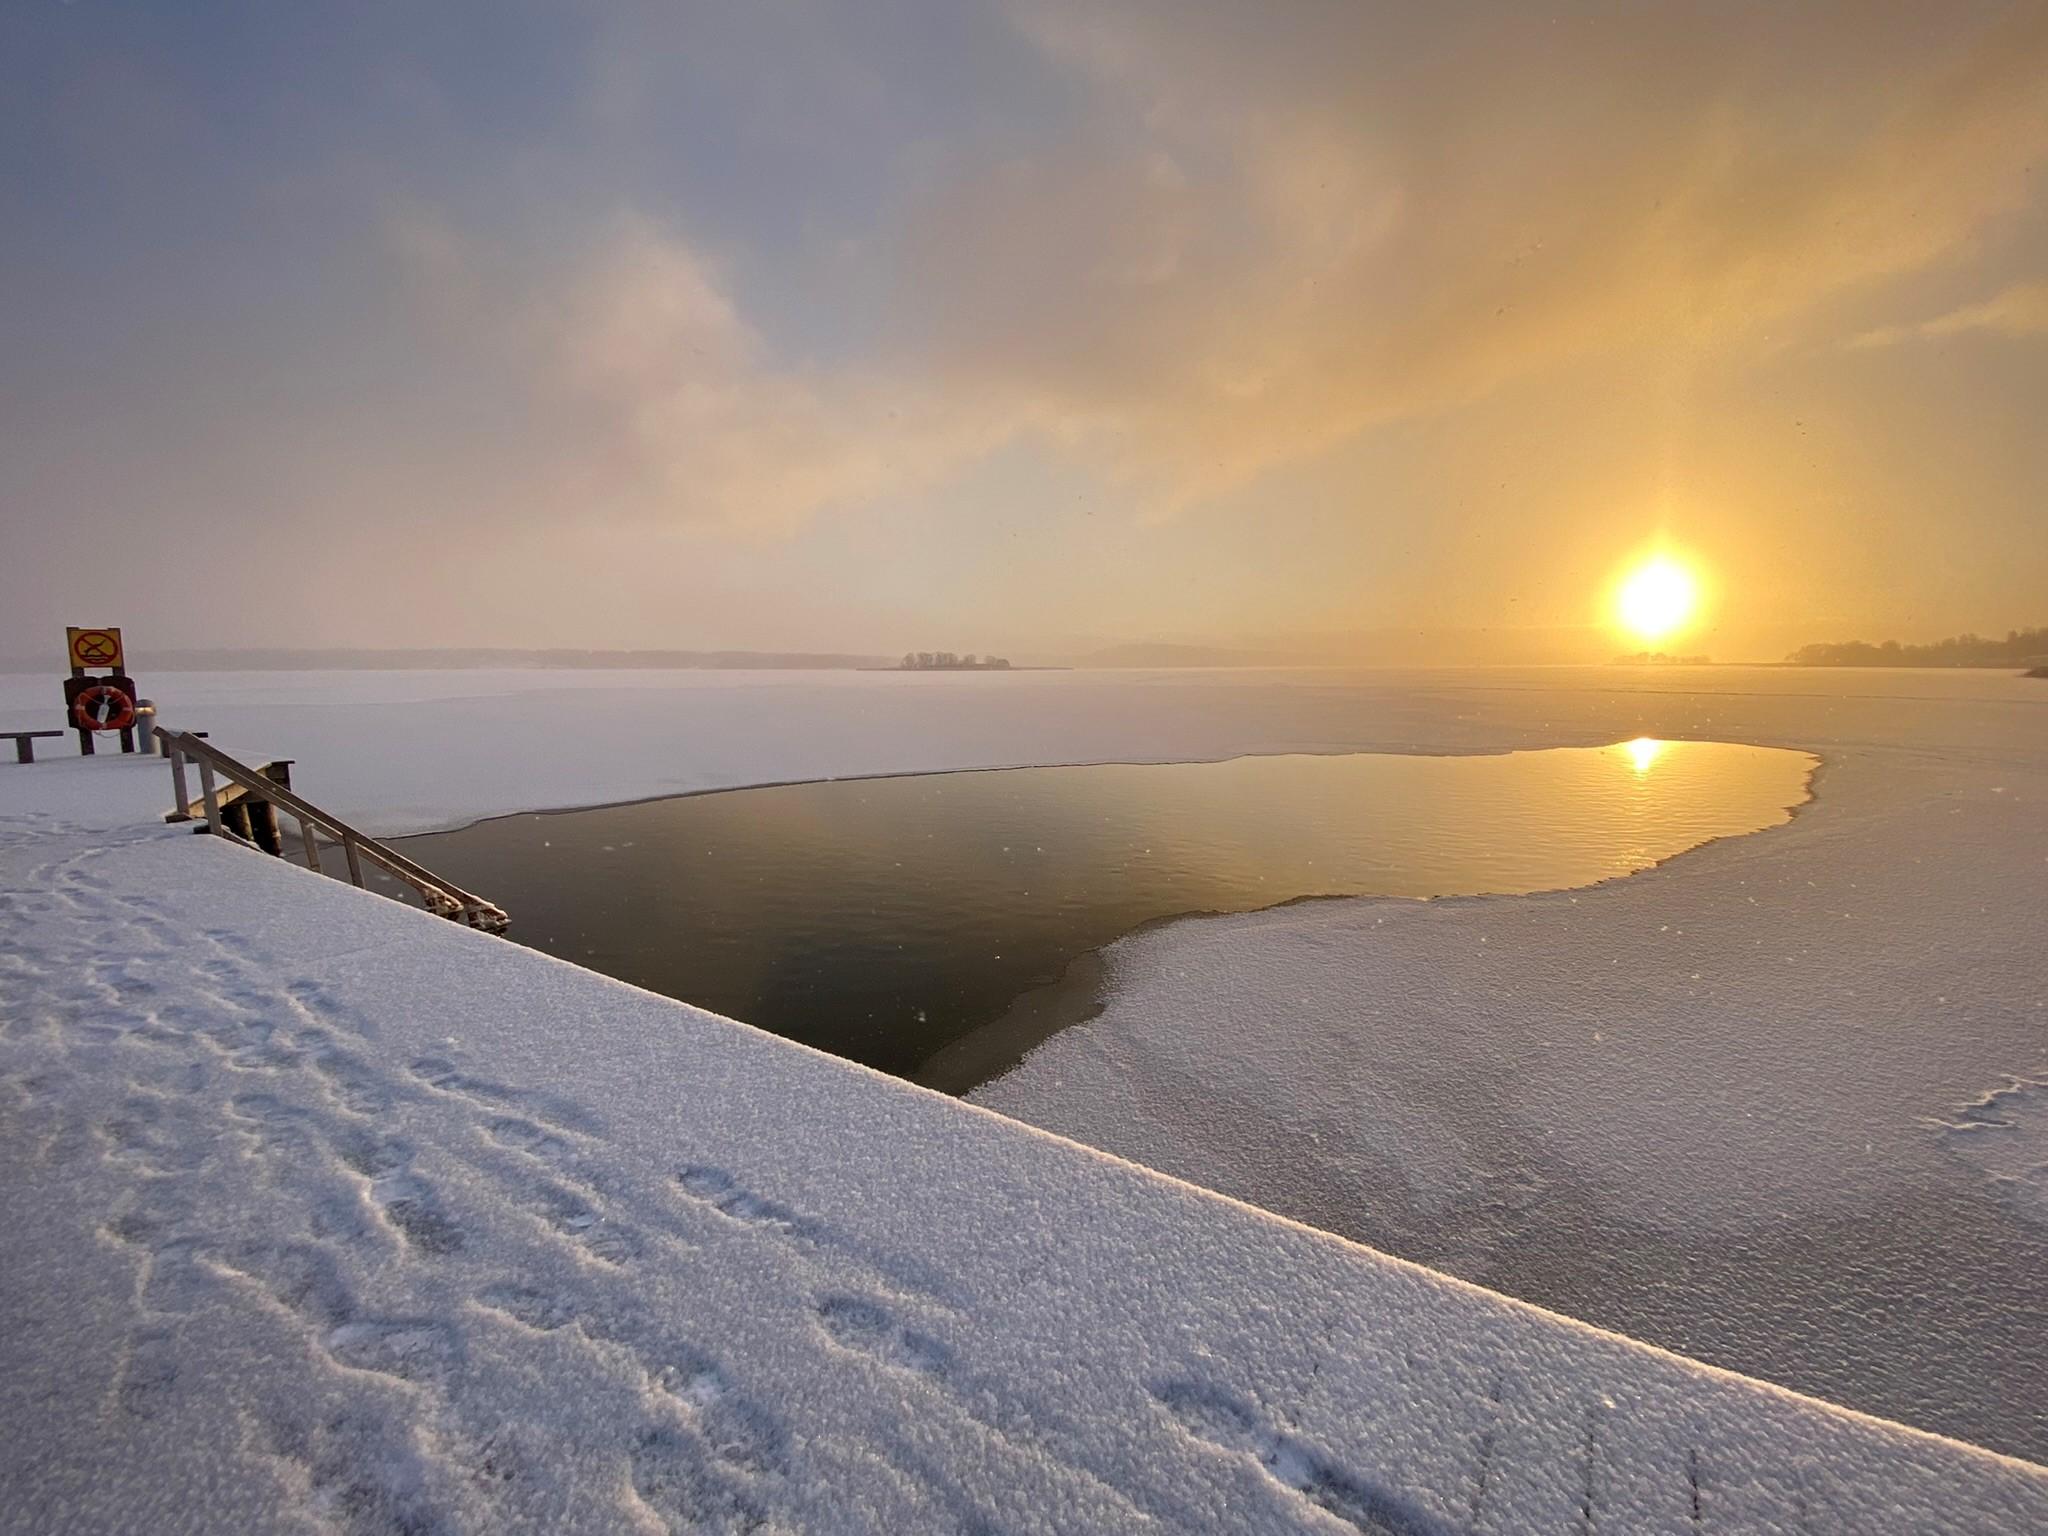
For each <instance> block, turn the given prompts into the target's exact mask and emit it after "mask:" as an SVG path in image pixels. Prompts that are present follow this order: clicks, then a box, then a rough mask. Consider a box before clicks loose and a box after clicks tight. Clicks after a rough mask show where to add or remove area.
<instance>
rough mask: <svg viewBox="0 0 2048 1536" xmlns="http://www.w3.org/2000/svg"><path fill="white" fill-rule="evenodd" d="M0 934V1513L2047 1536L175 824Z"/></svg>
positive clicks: (1667, 1384) (135, 840)
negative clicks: (0, 1439)
mask: <svg viewBox="0 0 2048 1536" xmlns="http://www.w3.org/2000/svg"><path fill="white" fill-rule="evenodd" d="M59 771H60V772H61V771H63V770H62V769H61V768H60V769H59ZM38 782H49V780H48V779H46V778H45V777H44V776H42V775H41V774H40V773H39V774H38ZM0 916H4V920H5V923H6V925H7V931H8V935H9V940H10V942H9V944H8V947H7V950H6V953H5V955H4V957H0V970H4V987H0V1158H4V1160H5V1165H6V1167H7V1169H8V1174H7V1177H6V1179H5V1180H4V1181H0V1223H4V1231H5V1233H6V1237H5V1240H4V1241H0V1432H4V1435H5V1440H6V1446H7V1449H6V1451H5V1452H4V1454H0V1511H4V1514H0V1523H4V1524H5V1525H6V1526H7V1527H8V1528H10V1529H19V1530H24V1531H26V1530H37V1531H42V1530H148V1531H151V1532H173V1531H179V1530H208V1531H212V1530H266V1531H267V1530H301V1529H303V1530H315V1529H332V1530H344V1531H386V1530H407V1531H442V1530H447V1531H455V1530H469V1531H494V1532H495V1531H524V1530H533V1531H540V1530H546V1531H605V1532H610V1531H617V1530H621V1529H629V1528H631V1529H649V1530H655V1529H670V1530H678V1531H680V1530H709V1531H755V1530H779V1531H798V1530H804V1531H820V1532H824V1531H831V1532H877V1533H881V1532H888V1533H901V1532H912V1531H918V1532H922V1531H956V1530H976V1531H995V1530H1003V1531H1016V1532H1031V1531H1062V1532H1101V1531H1126V1530H1128V1531H1141V1530H1158V1531H1231V1532H1255V1531H1292V1530H1323V1531H1343V1530H1354V1531H1365V1532H1374V1533H1385V1532H1396V1533H1410V1536H1413V1533H1422V1536H1435V1533H1446V1536H1447V1533H1451V1532H1475V1531H1476V1532H1499V1533H1508V1532H1513V1533H1524V1532H1535V1531H1560V1532H1562V1531H1579V1530H1586V1529H1595V1528H1599V1529H1609V1530H1625V1531H1629V1532H1632V1533H1648V1532H1659V1531H1668V1532H1680V1531H1696V1530H1701V1529H1709V1530H1711V1529H1722V1530H1728V1531H1737V1530H1740V1531H1746V1532H1773V1531H1784V1532H1793V1531H1798V1532H1806V1533H1844V1536H1846V1533H1850V1532H1857V1533H1863V1532H1869V1531H1873V1530H1885V1531H1915V1532H1965V1531H1971V1532H1982V1531H2010V1532H2020V1531H2029V1530H2039V1529H2043V1528H2044V1527H2048V1474H2044V1473H2043V1472H2042V1471H2041V1470H2040V1469H2038V1468H2032V1467H2028V1466H2026V1465H2024V1464H2022V1463H2018V1462H2013V1461H2007V1460H2003V1459H2000V1458H1998V1457H1995V1456H1991V1455H1988V1454H1985V1453H1982V1452H1979V1451H1976V1450H1973V1449H1970V1448H1968V1447H1965V1446H1962V1445H1958V1444H1955V1443H1953V1442H1949V1441H1944V1440H1939V1439H1935V1438H1932V1437H1929V1436H1924V1435H1920V1434H1917V1433H1914V1432H1912V1431H1909V1430H1905V1429H1901V1428H1898V1427H1895V1426H1891V1425H1887V1424H1882V1423H1878V1422H1875V1421H1872V1420H1869V1419H1864V1418H1860V1417H1858V1416H1855V1415H1852V1414H1849V1413H1845V1412H1842V1411H1839V1410H1836V1409H1832V1408H1828V1407H1825V1406H1822V1405H1820V1404H1817V1403H1814V1402H1811V1401H1807V1400H1803V1399H1800V1398H1796V1397H1794V1396H1791V1395H1789V1394H1786V1393H1783V1392H1780V1391H1777V1390H1774V1389H1772V1388H1769V1387H1765V1386H1762V1385H1759V1384H1757V1383H1754V1382H1749V1381H1744V1380H1741V1379H1738V1378H1735V1377H1732V1376H1728V1375H1724V1374H1720V1373H1717V1372H1714V1371H1711V1370H1707V1369H1704V1368H1701V1367H1698V1366H1695V1365H1692V1364H1689V1363H1687V1362H1685V1361H1683V1360H1680V1359H1677V1358H1675V1357H1672V1356H1670V1355H1666V1354H1662V1353H1660V1352H1657V1351H1655V1350H1651V1349H1647V1348H1644V1347H1642V1346H1639V1345H1635V1344H1631V1343H1628V1342H1626V1341H1624V1340H1621V1339H1619V1338H1615V1337H1612V1336H1610V1335H1605V1334H1602V1333H1598V1332H1596V1331H1594V1330H1592V1329H1589V1328H1586V1327H1584V1326H1581V1325H1578V1324H1574V1323H1571V1322H1567V1321H1565V1320H1563V1319H1560V1318H1557V1317H1554V1316H1550V1315H1547V1314H1543V1313H1540V1312H1537V1311H1535V1310H1533V1309H1530V1308H1527V1307H1522V1306H1519V1305H1516V1304H1513V1303H1509V1302H1505V1301H1503V1300H1501V1299H1499V1298H1497V1297H1494V1296H1491V1295H1488V1294H1486V1293H1484V1292H1481V1291H1478V1290H1475V1289H1472V1288H1469V1287H1466V1286H1464V1285H1462V1284H1460V1283H1458V1282H1456V1281H1453V1280H1449V1279H1445V1278H1443V1277H1440V1276H1437V1275H1434V1274H1431V1273H1428V1272H1426V1271H1424V1270H1421V1269H1418V1268H1414V1267H1411V1266H1408V1265H1405V1264H1402V1263H1400V1262H1398V1261H1395V1260H1391V1259H1388V1258H1384V1257H1381V1256H1379V1255H1377V1254H1374V1253H1371V1252H1369V1251H1366V1250H1364V1249H1361V1248H1358V1247H1355V1246H1352V1245H1350V1244H1348V1243H1345V1242H1342V1241H1339V1240H1337V1239H1335V1238H1331V1237H1328V1236H1326V1235H1323V1234H1320V1233H1316V1232H1312V1231H1309V1230H1306V1229H1304V1228H1301V1227H1298V1226H1294V1225H1290V1224H1288V1223H1285V1222H1282V1221H1279V1220H1276V1219H1274V1218H1273V1217H1270V1216H1267V1215H1264V1214H1262V1213H1260V1212H1257V1211H1254V1210H1251V1209H1249V1208H1246V1207H1244V1206H1241V1205H1237V1204H1233V1203H1231V1202H1228V1201H1225V1200H1222V1199H1219V1198H1217V1197H1215V1196H1212V1195H1208V1194H1205V1193H1202V1192H1200V1191H1197V1190H1195V1189H1192V1188H1190V1187H1188V1186H1186V1185H1182V1184H1178V1183H1175V1182H1173V1181H1171V1180H1169V1179H1166V1178H1164V1177H1161V1176H1159V1175H1156V1174H1152V1173H1148V1172H1146V1171H1143V1170H1141V1169H1138V1168H1135V1167H1133V1166H1131V1165H1129V1164H1126V1163H1123V1162H1119V1161H1117V1160H1115V1159H1112V1158H1109V1157H1106V1156H1104V1155H1102V1154H1100V1153H1097V1152H1094V1151H1090V1150H1087V1149H1085V1148H1082V1147H1079V1146H1075V1145H1072V1144H1070V1143H1066V1142H1062V1141H1059V1140H1056V1139H1053V1138H1051V1137H1048V1136H1045V1135H1043V1134H1041V1133H1038V1132H1035V1131H1032V1130H1030V1129H1028V1128H1026V1127H1023V1126H1020V1125H1018V1124H1015V1123H1013V1122H1010V1121H1006V1120H1003V1119H1001V1118H998V1117H996V1116H993V1115H990V1114H987V1113H985V1112H983V1111H979V1110H976V1109H974V1108H972V1107H970V1106H966V1105H962V1104H959V1103H956V1102H954V1101H951V1100H947V1099H943V1098H940V1097H937V1096H934V1095H930V1094H927V1093H924V1092H921V1091H919V1090H917V1089H914V1088H911V1087H908V1086H906V1085H904V1084H901V1083H898V1082H895V1081H892V1080H889V1079H885V1078H881V1077H878V1076H876V1075H874V1074H871V1073H868V1072H865V1071H863V1070H861V1069H859V1068H856V1067H852V1066H849V1065H847V1064H844V1063H841V1062H837V1061H834V1060H832V1059H829V1058H826V1057H823V1056H819V1055H816V1054H814V1053H812V1052H808V1051H806V1050H803V1049H802V1048H800V1047H796V1046H792V1045H789V1044H787V1043H784V1042H781V1041H777V1040H774V1039H771V1038H769V1037H767V1036H764V1035H761V1034H759V1033H757V1032H754V1031H751V1030H748V1029H746V1028H744V1027H742V1026H739V1025H735V1024H731V1023H728V1022H726V1021H723V1020H720V1019H717V1018H714V1017H711V1016H709V1015H706V1014H703V1013H700V1012H697V1011H695V1010H692V1009H689V1008H685V1007H682V1006H680V1005H677V1004H674V1003H670V1002H668V1001H666V1000H663V999H659V998H655V997H651V996H648V995H646V994H643V993H637V992H634V991H632V990H631V989H628V988H625V987H622V986H619V985H617V984H615V983H612V982H609V981H606V980H604V979H602V978H599V977H597V976H594V975H592V974H590V973H588V972H584V971H580V970H577V969H575V968H573V967H570V966H566V965H562V964H560V963H557V962H555V961H552V960H549V959H547V958H545V957H543V956H540V955H537V954H534V953H531V952H528V951H524V950H521V949H519V948H517V947H515V946H513V945H509V944H505V943H502V942H500V941H496V940H491V939H488V938H485V937H483V936H481V935H477V934H473V933H470V932H467V931H465V930H462V929H459V928H456V927H454V926H453V925H450V924H446V923H442V922H439V921H437V920H435V919H432V918H429V917H427V916H425V915H424V914H421V913H418V912H415V911H412V910H410V909H408V908H404V907H401V906H399V905H397V904H395V903H392V902H387V901H383V900H380V899H378V898H376V897H373V896H368V895H365V894H363V893H360V892H356V891H352V890H350V889H348V888H346V887H344V886H341V885H339V884H338V883H335V882H332V881H323V880H321V879H319V878H317V877H315V876H312V875H309V874H307V873H304V872H302V871H299V870H296V869H293V868H290V867H288V866H286V865H284V864H282V863H280V862H277V861H273V860H266V859H263V858H261V857H260V856H257V855H254V854H250V853H246V852H243V851H242V850H239V849H236V848H233V847H231V846H229V845H226V844H224V843H220V842H218V841H215V840H212V839H208V838H202V837H193V836H190V835H186V834H183V833H180V832H174V831H168V830H150V831H134V832H123V833H116V834H107V833H82V832H79V831H76V830H71V831H67V830H65V829H64V828H62V827H60V826H57V825H53V824H52V823H51V822H50V820H49V819H47V818H43V819H38V820H31V819H30V818H28V817H26V816H25V815H24V814H22V813H20V812H11V813H9V814H8V815H7V818H6V819H5V821H4V822H0Z"/></svg>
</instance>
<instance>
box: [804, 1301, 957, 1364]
mask: <svg viewBox="0 0 2048 1536" xmlns="http://www.w3.org/2000/svg"><path fill="white" fill-rule="evenodd" d="M818 1325H819V1326H820V1327H821V1328H823V1329H824V1330H825V1336H826V1337H827V1338H829V1339H830V1340H831V1341H832V1342H833V1343H834V1344H837V1345H838V1346H839V1347H840V1348H841V1349H847V1350H851V1351H853V1352H854V1353H856V1354H861V1355H866V1356H867V1357H868V1358H870V1359H872V1360H875V1361H877V1362H879V1363H880V1364H882V1365H886V1366H889V1367H891V1368H892V1369H894V1370H899V1371H909V1372H912V1373H914V1374H916V1375H919V1376H942V1375H944V1374H945V1372H946V1371H947V1369H948V1368H949V1367H950V1366H951V1364H952V1359H953V1352H952V1351H951V1350H949V1349H948V1348H947V1347H946V1346H945V1345H944V1344H942V1343H940V1342H939V1341H938V1340H937V1339H935V1338H933V1337H932V1336H931V1335H930V1334H928V1333H920V1332H919V1331H918V1330H917V1329H915V1328H910V1327H906V1326H905V1325H903V1324H902V1323H900V1322H898V1321H897V1319H896V1316H895V1314H894V1313H892V1312H891V1311H890V1310H889V1309H888V1308H887V1307H885V1306H883V1305H882V1304H881V1303H880V1302H875V1301H869V1300H867V1299H865V1298H863V1297H859V1296H828V1297H826V1298H825V1299H824V1300H823V1301H821V1302H820V1303H819V1304H818Z"/></svg>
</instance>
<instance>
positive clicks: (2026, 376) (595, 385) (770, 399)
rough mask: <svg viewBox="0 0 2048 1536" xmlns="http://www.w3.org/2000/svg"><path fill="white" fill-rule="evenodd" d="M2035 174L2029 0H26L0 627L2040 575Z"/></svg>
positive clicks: (590, 617)
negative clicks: (1510, 1)
mask: <svg viewBox="0 0 2048 1536" xmlns="http://www.w3.org/2000/svg"><path fill="white" fill-rule="evenodd" d="M2044 176H2048V5H2043V4H2040V3H2038V0H2036V3H2029V4H2023V5H1991V4H1985V5H1973V4H1967V3H1950V4H1943V5H1929V4H1924V3H1914V4H1886V3H1881V0H1857V3H1845V4H1841V5H1811V4H1796V3H1795V4H1788V3H1785V0H1768V3H1762V0H1760V3H1755V4H1742V3H1735V0H1714V3H1710V4H1684V3H1664V4H1656V5H1647V4H1646V5H1615V4H1611V3H1603V4H1597V5H1585V6H1577V7H1574V6H1570V5H1544V6H1526V5H1519V4H1516V5H1505V4H1504V5H1497V6H1494V5H1443V6H1418V5H1409V4H1398V5H1371V4H1363V3H1356V0H1318V3H1294V0H1286V3H1281V0H1270V3H1264V4H1259V5H1243V4H1203V3H1199V0H1177V3H1167V0H1160V3H1157V4H1152V3H1131V4H1120V3H1098V0H1087V3H1082V0H1075V3H1071V4H1069V3H1063V0H1047V3H1034V0H1019V3H1014V4H988V5H979V4H975V3H972V0H928V3H911V0H903V3H876V4H866V3H827V0H760V3H750V4H744V5H733V4H729V3H718V4H706V5H694V4H638V5H636V4H626V3H620V4H604V5H589V6H578V5H567V4H539V3H526V0H489V3H477V4H462V3H454V0H447V3H436V4H433V5H419V4H415V3H402V4H401V3H391V4H381V3H356V4H349V5H333V6H300V5H277V4H260V3H250V4H208V3H194V4H189V5H186V4H180V5H166V4H162V3H160V0H146V3H131V4H115V3H108V0H72V3H58V0H11V3H9V4H8V5H7V6H5V7H4V8H0V517H4V538H5V551H4V553H5V559H4V561H0V652H4V653H6V654H12V655H24V654H31V653H34V652H37V651H39V650H42V649H47V648H48V646H49V644H50V636H51V634H52V633H54V632H55V630H56V629H57V628H58V627H59V626H61V625H62V624H64V623H65V622H67V621H69V622H88V623H93V622H121V623H123V624H125V625H127V626H128V627H129V628H130V630H131V632H133V633H135V634H138V635H140V634H147V635H149V636H151V637H153V638H155V639H157V640H158V642H159V643H163V644H182V645H203V644H216V645H233V644H248V643H253V642H255V641H258V640H261V639H265V638H275V639H277V640H279V641H281V642H283V643H289V644H300V645H323V644H368V645H406V644H477V645H483V644H509V645H558V644H559V645H598V646H630V645H643V646H736V647H770V648H814V647H829V648H835V649H870V648H873V649H881V650H900V649H903V648H906V647H909V646H919V647H925V648H931V647H940V646H944V647H952V648H958V649H982V648H998V649H1006V650H1013V651H1019V652H1027V653H1028V652H1030V651H1032V650H1034V649H1035V650H1042V651H1047V652H1052V651H1064V650H1067V649H1072V648H1076V647H1086V646H1088V645H1092V644H1097V643H1102V642H1107V641H1117V640H1126V639H1147V638H1160V639H1173V640H1210V641H1219V642H1225V643H1237V642H1247V641H1249V642H1251V643H1278V642H1283V641H1284V642H1287V643H1294V642H1296V641H1301V640H1302V639H1303V637H1308V640H1309V642H1311V643H1315V644H1327V645H1329V646H1332V647H1334V648H1336V650H1338V651H1341V650H1342V649H1343V648H1344V647H1345V646H1346V645H1347V644H1348V643H1349V642H1348V641H1347V640H1346V639H1345V638H1344V637H1347V636H1350V635H1353V634H1357V633H1360V632H1370V631H1377V630H1382V629H1390V628H1391V629H1414V628H1417V627H1427V628H1429V629H1432V630H1435V629H1460V630H1483V631H1485V632H1486V633H1487V635H1488V636H1489V637H1491V638H1490V639H1489V640H1488V641H1487V644H1488V645H1490V646H1497V647H1498V652H1499V654H1500V655H1501V657H1502V658H1503V659H1515V658H1516V657H1519V656H1522V655H1538V654H1548V653H1549V651H1550V650H1554V649H1555V647H1556V645H1557V644H1558V643H1560V642H1558V641H1557V640H1556V633H1557V632H1558V631H1571V630H1575V629H1577V628H1579V627H1581V626H1587V625H1594V624H1598V623H1599V622H1600V621H1601V619H1602V617H1603V613H1604V607H1605V604H1606V602H1607V598H1608V594H1609V592H1610V589H1611V586H1612V583H1613V579H1614V576H1615V573H1616V570H1617V568H1618V566H1619V565H1620V563H1621V562H1624V561H1625V560H1626V559H1627V558H1628V557H1629V556H1630V555H1631V554H1632V553H1634V552H1635V551H1637V550H1639V549H1641V548H1643V547H1646V546H1648V545H1651V544H1654V543H1656V542H1658V541H1660V540H1668V541H1672V542H1674V543H1676V544H1678V545H1681V546H1682V547H1684V548H1685V549H1687V550H1688V551H1689V552H1690V553H1691V555H1692V556H1693V557H1694V558H1695V559H1697V560H1698V561H1699V562H1700V563H1701V566H1702V568H1703V569H1705V570H1706V571H1709V572H1711V575H1712V582H1711V588H1712V592H1713V594H1714V598H1713V602H1712V603H1711V605H1710V611H1709V612H1708V613H1707V614H1706V615H1705V623H1704V626H1703V627H1702V628H1701V630H1700V631H1699V632H1698V633H1697V634H1695V635H1693V636H1691V637H1689V639H1688V641H1687V644H1686V648H1688V649H1699V650H1707V651H1712V652H1714V653H1715V654H1717V655H1721V656H1724V657H1739V656H1744V655H1767V656H1776V655H1778V654H1781V653H1782V652H1783V651H1784V650H1786V649H1789V648H1790V647H1791V646H1792V645H1794V644H1797V643H1799V642H1801V641H1805V640H1812V639H1827V638H1842V637H1847V636H1849V635H1857V634H1861V635H1867V636H1871V637H1879V636H1883V635H1898V636H1901V637H1904V638H1924V637H1928V636H1931V635H1933V634H1936V633H1942V632H1947V631H1951V630H1955V629H1961V628H1965V627H1974V628H1978V629H1984V630H1994V629H2003V628H2006V627H2009V626H2016V625H2024V624H2033V623H2042V622H2048V596H2044V594H2048V494H2044V492H2048V433H2044V432H2043V431H2042V430H2041V428H2040V421H2041V419H2042V415H2043V407H2044V404H2048V198H2044V194H2043V190H2042V186H2043V178H2044ZM1567 643H1568V645H1569V644H1573V643H1575V644H1579V645H1582V646H1583V645H1590V646H1591V648H1592V651H1593V653H1594V654H1606V653H1607V652H1608V651H1611V650H1612V649H1614V648H1616V647H1615V646H1614V645H1613V644H1612V643H1611V641H1610V639H1609V638H1608V637H1605V636H1603V635H1599V634H1597V633H1594V634H1593V636H1592V638H1590V639H1588V638H1585V637H1583V636H1582V637H1581V639H1580V640H1579V641H1576V642H1569V641H1568V642H1567Z"/></svg>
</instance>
